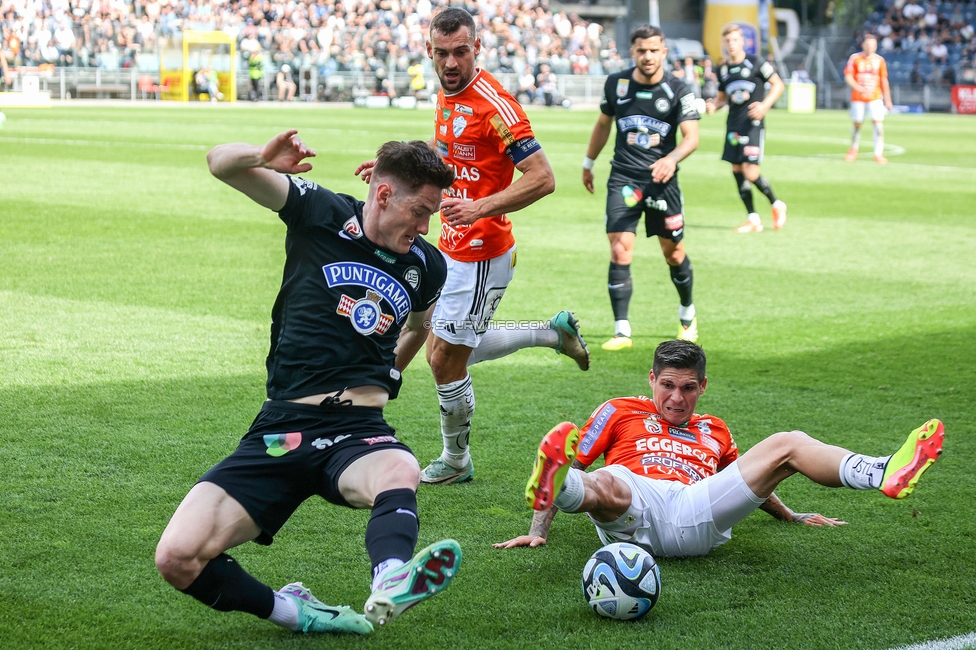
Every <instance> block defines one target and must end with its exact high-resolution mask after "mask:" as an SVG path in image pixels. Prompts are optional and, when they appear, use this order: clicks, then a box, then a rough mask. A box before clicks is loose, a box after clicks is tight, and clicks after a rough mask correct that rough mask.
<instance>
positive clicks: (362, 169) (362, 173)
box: [353, 158, 376, 183]
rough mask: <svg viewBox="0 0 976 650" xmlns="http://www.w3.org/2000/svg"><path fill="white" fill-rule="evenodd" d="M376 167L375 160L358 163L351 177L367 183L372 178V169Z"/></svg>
mask: <svg viewBox="0 0 976 650" xmlns="http://www.w3.org/2000/svg"><path fill="white" fill-rule="evenodd" d="M375 166H376V159H375V158H374V159H373V160H367V161H366V162H361V163H359V167H357V168H356V171H354V172H353V176H359V177H360V178H361V179H363V182H364V183H368V182H369V179H370V178H372V177H373V167H375Z"/></svg>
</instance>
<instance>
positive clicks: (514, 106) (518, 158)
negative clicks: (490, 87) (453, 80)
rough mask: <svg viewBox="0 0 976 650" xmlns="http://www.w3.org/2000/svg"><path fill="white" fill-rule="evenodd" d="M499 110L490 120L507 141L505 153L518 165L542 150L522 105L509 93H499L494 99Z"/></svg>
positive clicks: (494, 103) (496, 130) (504, 140)
mask: <svg viewBox="0 0 976 650" xmlns="http://www.w3.org/2000/svg"><path fill="white" fill-rule="evenodd" d="M492 104H493V105H494V106H495V108H497V109H498V112H497V113H496V114H495V115H494V116H492V118H491V119H490V120H489V123H490V124H491V126H492V128H493V129H494V130H495V132H496V133H497V134H498V136H499V137H500V138H501V139H502V141H503V142H504V143H505V154H506V155H507V156H508V157H509V158H510V159H511V160H512V162H513V163H515V164H516V165H517V164H519V163H520V162H522V161H523V160H525V159H526V158H528V157H529V156H531V155H532V154H534V153H535V152H536V151H541V150H542V145H540V144H539V141H538V140H536V138H535V134H534V133H533V132H532V125H531V124H529V118H528V117H527V116H526V115H525V111H524V110H523V109H522V105H521V104H519V103H518V102H517V101H515V98H514V97H512V96H511V95H509V94H508V93H504V94H502V93H498V95H497V96H496V97H495V98H494V101H492Z"/></svg>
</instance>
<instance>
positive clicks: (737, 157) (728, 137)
mask: <svg viewBox="0 0 976 650" xmlns="http://www.w3.org/2000/svg"><path fill="white" fill-rule="evenodd" d="M765 138H766V129H765V127H763V125H762V123H760V124H759V125H758V126H756V125H750V126H749V129H748V131H747V132H746V133H738V132H736V131H729V132H727V133H726V134H725V151H724V152H723V153H722V160H724V161H725V162H730V163H732V164H733V165H741V164H742V163H750V164H752V165H758V164H760V163H761V162H762V157H763V141H764V140H765Z"/></svg>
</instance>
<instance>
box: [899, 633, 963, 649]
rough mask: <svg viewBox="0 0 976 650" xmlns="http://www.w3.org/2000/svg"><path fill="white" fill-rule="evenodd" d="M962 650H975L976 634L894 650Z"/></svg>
mask: <svg viewBox="0 0 976 650" xmlns="http://www.w3.org/2000/svg"><path fill="white" fill-rule="evenodd" d="M963 648H976V632H970V633H969V634H963V635H961V636H954V637H952V638H951V639H939V640H937V641H926V642H925V643H916V644H915V645H906V646H902V647H900V648H895V649H894V650H962V649H963Z"/></svg>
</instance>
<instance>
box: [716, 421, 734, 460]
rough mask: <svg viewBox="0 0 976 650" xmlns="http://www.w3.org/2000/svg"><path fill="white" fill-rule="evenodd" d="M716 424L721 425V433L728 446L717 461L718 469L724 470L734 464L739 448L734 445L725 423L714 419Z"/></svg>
mask: <svg viewBox="0 0 976 650" xmlns="http://www.w3.org/2000/svg"><path fill="white" fill-rule="evenodd" d="M715 420H716V424H719V425H721V427H722V433H723V434H725V437H726V438H728V445H727V446H725V448H724V449H723V450H722V455H721V456H719V459H718V469H720V470H721V469H724V468H726V467H728V466H729V465H731V464H732V463H734V462H735V460H736V459H737V458H738V457H739V447H738V445H736V444H735V440H734V439H733V438H732V433H731V432H730V431H729V427H728V425H727V424H725V422H723V421H722V420H719V419H718V418H715Z"/></svg>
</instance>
